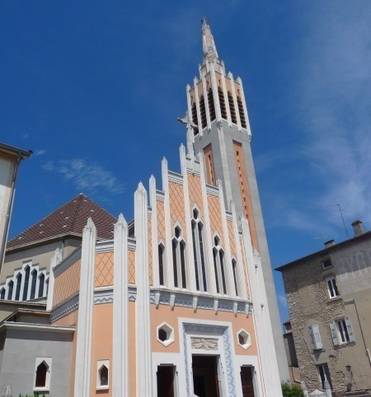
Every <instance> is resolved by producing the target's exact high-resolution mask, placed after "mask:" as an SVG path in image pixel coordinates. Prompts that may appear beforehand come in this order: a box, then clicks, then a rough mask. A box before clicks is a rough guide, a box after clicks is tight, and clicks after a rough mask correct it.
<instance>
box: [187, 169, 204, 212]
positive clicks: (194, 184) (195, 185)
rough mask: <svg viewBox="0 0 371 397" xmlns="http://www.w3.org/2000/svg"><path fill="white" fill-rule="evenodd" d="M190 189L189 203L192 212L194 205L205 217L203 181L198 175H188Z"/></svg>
mask: <svg viewBox="0 0 371 397" xmlns="http://www.w3.org/2000/svg"><path fill="white" fill-rule="evenodd" d="M188 188H189V203H190V205H191V210H192V208H193V206H194V205H196V206H197V207H198V209H199V210H200V212H201V217H202V216H203V205H202V193H201V180H200V177H199V176H198V175H192V174H188Z"/></svg>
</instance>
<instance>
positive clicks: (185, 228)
mask: <svg viewBox="0 0 371 397" xmlns="http://www.w3.org/2000/svg"><path fill="white" fill-rule="evenodd" d="M202 48H203V61H202V64H201V66H200V68H199V76H198V77H195V78H194V79H193V82H192V84H190V85H187V87H186V104H187V108H186V114H185V116H184V118H182V119H181V120H180V121H181V122H182V123H183V124H184V126H185V130H186V145H185V146H184V145H181V146H180V148H179V162H180V167H179V170H180V171H179V172H176V171H172V170H169V169H168V163H167V160H166V159H165V158H164V159H163V160H162V162H161V180H160V181H156V180H155V178H154V177H153V176H152V177H151V178H150V179H149V183H148V187H145V185H144V184H142V183H139V185H138V188H137V190H136V191H135V193H134V219H133V220H132V221H130V222H127V221H126V220H125V218H124V216H123V215H120V216H119V217H118V219H115V220H114V221H112V229H111V231H109V232H110V233H105V234H104V233H103V234H102V233H100V232H99V230H102V226H101V225H100V224H99V223H100V222H101V218H100V217H95V219H94V217H87V222H86V224H85V226H84V227H83V231H82V238H81V243H76V246H74V249H71V250H69V251H67V252H66V253H63V254H62V252H61V248H60V247H59V246H56V247H54V248H55V251H54V252H53V255H51V259H50V266H49V267H48V269H47V270H46V271H44V280H47V288H45V290H43V291H42V294H41V295H40V294H38V298H39V299H35V301H34V303H33V301H32V297H33V296H35V291H34V292H33V293H32V288H31V287H30V288H31V289H30V291H29V292H27V291H28V290H27V289H25V288H26V287H25V285H24V284H21V282H20V287H19V288H20V292H19V294H18V299H19V300H22V296H24V297H27V298H28V300H29V302H30V303H29V304H28V305H25V307H23V308H22V309H19V310H17V311H14V313H12V314H10V315H9V316H8V317H7V318H6V319H5V320H3V321H2V322H1V323H0V395H4V396H18V395H20V394H21V395H26V394H32V393H36V394H37V395H40V396H43V395H45V396H51V397H62V396H63V397H65V396H73V397H91V396H106V397H111V396H112V397H126V396H128V397H156V396H157V397H183V396H184V397H195V396H198V397H280V396H282V393H281V380H285V379H287V374H286V372H285V371H287V363H286V357H285V352H284V347H283V342H282V337H281V330H280V326H279V315H278V309H277V302H276V297H275V287H274V281H273V276H272V270H271V265H270V260H269V253H268V246H267V240H266V235H265V229H264V223H263V217H262V212H261V206H260V199H259V193H258V187H257V181H256V176H255V171H254V165H253V157H252V152H251V137H252V135H251V130H250V124H249V118H248V111H247V106H246V100H245V95H244V89H243V85H242V81H241V79H240V78H237V79H236V78H234V77H233V75H232V73H230V72H228V73H227V72H226V68H225V65H224V63H223V61H222V60H221V58H220V57H219V55H218V52H217V48H216V45H215V42H214V38H213V35H212V33H211V30H210V26H209V24H208V23H207V22H206V21H205V20H204V21H203V22H202ZM93 212H94V211H93ZM113 223H114V224H113ZM108 224H109V220H108V223H107V225H105V228H104V229H107V227H108ZM97 230H98V233H97ZM98 235H100V236H99V237H100V238H98ZM102 237H103V238H102ZM79 241H80V240H79ZM9 277H10V276H9ZM20 280H21V278H20ZM35 280H36V279H35ZM16 281H17V278H16V277H15V278H13V279H12V282H13V283H16ZM35 283H36V281H35ZM31 284H32V283H31ZM31 284H30V285H31ZM2 288H3V289H2V290H1V291H2V292H1V294H2V296H1V299H3V300H4V299H5V300H6V298H7V297H13V298H14V296H17V292H16V290H14V292H13V290H12V292H11V293H9V288H8V283H7V282H6V281H4V285H3V287H2ZM12 288H16V287H15V284H12ZM21 288H22V289H21ZM35 288H36V287H35ZM38 289H39V288H36V290H37V291H38ZM22 291H23V292H22ZM24 291H26V292H24ZM36 295H37V293H36ZM30 297H31V299H29V298H30ZM35 298H36V296H35ZM43 298H45V308H44V309H43V308H42V305H41V303H40V299H41V300H42V299H43ZM13 303H14V302H13ZM32 305H35V306H34V307H33V306H32ZM6 393H8V394H6Z"/></svg>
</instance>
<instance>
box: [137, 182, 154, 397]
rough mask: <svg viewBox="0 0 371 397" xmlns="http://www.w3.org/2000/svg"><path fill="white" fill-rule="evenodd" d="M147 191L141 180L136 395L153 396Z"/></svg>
mask: <svg viewBox="0 0 371 397" xmlns="http://www.w3.org/2000/svg"><path fill="white" fill-rule="evenodd" d="M147 211H148V207H147V192H146V190H145V188H144V186H143V185H142V184H141V183H140V184H139V185H138V189H137V190H136V192H135V194H134V216H135V219H134V229H135V239H136V246H135V270H136V274H135V277H136V284H137V297H136V302H135V308H136V323H135V325H136V347H137V349H136V353H137V360H136V364H137V366H136V369H137V371H136V377H137V382H136V385H137V387H136V394H137V397H143V396H146V397H151V396H152V355H151V317H150V289H149V274H148V226H147V225H148V223H147V222H148V219H147V218H148V217H147Z"/></svg>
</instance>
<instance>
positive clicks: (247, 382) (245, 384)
mask: <svg viewBox="0 0 371 397" xmlns="http://www.w3.org/2000/svg"><path fill="white" fill-rule="evenodd" d="M253 371H254V368H253V367H250V366H246V365H244V366H243V367H241V383H242V396H243V397H255V393H254V381H253V376H254V372H253Z"/></svg>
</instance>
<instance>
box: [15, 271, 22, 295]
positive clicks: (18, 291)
mask: <svg viewBox="0 0 371 397" xmlns="http://www.w3.org/2000/svg"><path fill="white" fill-rule="evenodd" d="M16 281H17V286H16V289H15V300H16V301H19V299H20V297H21V285H22V273H18V274H17V277H16Z"/></svg>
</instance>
